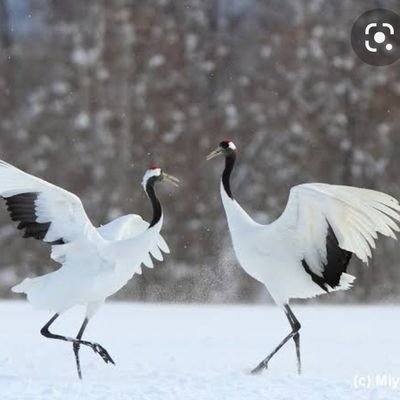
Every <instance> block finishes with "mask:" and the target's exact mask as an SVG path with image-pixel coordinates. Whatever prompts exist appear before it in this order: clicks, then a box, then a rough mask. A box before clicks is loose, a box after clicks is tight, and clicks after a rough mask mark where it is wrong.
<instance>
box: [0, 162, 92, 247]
mask: <svg viewBox="0 0 400 400" xmlns="http://www.w3.org/2000/svg"><path fill="white" fill-rule="evenodd" d="M0 196H1V197H3V198H4V199H5V201H6V204H7V208H8V211H9V213H10V215H11V218H12V220H13V221H18V222H19V224H18V229H21V230H23V231H24V237H25V238H27V237H34V238H35V239H38V240H42V241H44V242H48V243H51V244H62V243H68V242H71V241H73V240H75V239H76V238H78V237H82V235H84V236H86V237H88V236H90V234H92V233H93V232H94V234H97V232H96V230H95V229H94V227H93V225H92V223H91V222H90V220H89V218H88V216H87V214H86V212H85V210H84V208H83V205H82V203H81V201H80V199H79V198H78V197H77V196H75V195H74V194H72V193H70V192H68V191H66V190H64V189H62V188H60V187H58V186H55V185H52V184H51V183H49V182H46V181H44V180H42V179H40V178H37V177H35V176H32V175H29V174H27V173H25V172H23V171H21V170H20V169H18V168H16V167H14V166H12V165H10V164H8V163H6V162H4V161H0Z"/></svg>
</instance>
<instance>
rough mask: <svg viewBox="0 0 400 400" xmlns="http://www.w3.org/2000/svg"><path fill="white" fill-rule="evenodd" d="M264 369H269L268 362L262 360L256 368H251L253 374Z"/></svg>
mask: <svg viewBox="0 0 400 400" xmlns="http://www.w3.org/2000/svg"><path fill="white" fill-rule="evenodd" d="M264 369H268V362H265V361H261V362H260V364H258V365H257V367H255V368H254V369H252V370H251V374H252V375H258V374H260V373H261V372H262V371H263V370H264Z"/></svg>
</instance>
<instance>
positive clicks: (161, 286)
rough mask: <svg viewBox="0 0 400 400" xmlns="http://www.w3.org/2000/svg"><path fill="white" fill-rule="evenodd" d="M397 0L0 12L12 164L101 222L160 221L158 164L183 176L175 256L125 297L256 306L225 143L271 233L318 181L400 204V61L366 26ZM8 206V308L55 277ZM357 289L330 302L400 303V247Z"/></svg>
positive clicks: (4, 220)
mask: <svg viewBox="0 0 400 400" xmlns="http://www.w3.org/2000/svg"><path fill="white" fill-rule="evenodd" d="M379 6H383V7H387V8H390V9H392V10H394V11H397V12H400V4H399V2H398V0H393V1H367V0H358V1H357V0H341V1H331V0H177V1H173V0H131V1H129V0H113V1H106V0H103V1H94V0H93V1H78V0H73V1H72V0H70V1H61V0H58V1H57V0H0V115H1V118H0V158H2V159H5V160H6V161H9V162H11V163H13V164H15V165H17V166H18V167H20V168H22V169H25V170H26V171H28V172H30V173H33V174H37V175H39V176H41V177H43V178H45V179H47V180H49V181H51V182H53V183H55V184H58V185H60V186H62V187H65V188H66V189H68V190H71V191H72V192H74V193H76V194H77V195H79V196H80V197H81V199H82V201H83V203H84V205H85V207H86V209H87V212H88V214H89V216H90V217H91V218H92V220H93V222H94V223H96V224H101V223H105V222H107V221H109V220H110V219H112V218H114V217H116V216H119V215H121V214H124V213H131V212H134V213H138V214H141V215H142V216H143V217H144V218H145V219H148V218H149V216H150V214H151V209H150V205H149V204H148V201H147V199H146V197H145V195H144V193H143V191H142V188H141V186H140V181H141V177H142V175H143V172H144V170H145V169H146V167H147V166H148V164H150V163H151V162H158V163H160V164H161V165H162V166H163V167H164V169H165V170H166V171H167V172H169V173H171V174H173V175H176V176H178V177H179V178H180V179H181V180H182V185H181V187H180V188H179V189H170V188H168V187H166V186H164V187H161V186H160V188H159V192H160V197H161V199H162V201H163V204H164V210H165V223H164V228H163V232H164V237H165V238H166V240H167V241H168V243H169V245H170V248H171V249H172V254H171V255H170V256H169V257H168V258H167V260H166V262H165V263H163V264H161V265H157V266H156V267H155V269H154V270H149V269H145V271H144V273H143V275H142V276H136V277H135V278H134V279H133V280H132V281H131V282H130V283H129V284H128V285H127V287H126V288H124V289H123V290H122V291H121V292H120V293H119V294H118V295H117V296H116V297H117V298H130V299H135V300H151V301H197V302H201V301H210V302H234V301H241V302H255V301H264V300H265V298H266V297H267V294H266V293H265V290H264V288H263V287H262V286H261V285H260V284H258V283H257V282H255V281H253V280H252V279H251V278H249V277H247V276H246V275H245V273H243V272H242V271H241V269H240V268H239V267H238V265H237V263H236V261H235V259H234V257H233V251H232V247H231V243H230V239H229V236H228V231H227V225H226V221H225V216H224V214H223V208H222V205H221V201H220V198H219V190H218V187H219V177H220V173H221V171H222V160H220V161H215V162H210V163H206V162H205V156H206V155H207V154H208V153H209V152H210V151H211V150H213V149H214V148H215V147H216V145H217V144H218V142H219V141H220V140H222V139H232V140H234V141H235V142H236V144H237V145H238V147H239V151H240V154H239V155H240V158H239V165H238V168H237V170H236V172H237V173H236V175H235V177H234V185H233V187H234V189H235V191H236V196H237V198H238V200H239V201H240V202H241V203H242V205H243V206H244V207H245V208H246V209H247V210H248V211H249V213H250V214H251V215H252V216H253V217H254V218H255V219H256V220H258V221H259V222H263V223H267V222H269V221H272V220H273V219H274V218H276V217H277V216H279V214H280V213H281V212H282V210H283V208H284V206H285V204H286V200H287V196H288V190H289V188H290V187H291V186H293V185H295V184H298V183H302V182H312V181H323V182H328V183H336V184H350V185H356V186H362V187H368V188H372V189H378V190H382V191H385V192H388V193H389V194H392V195H394V196H396V197H397V198H400V173H399V156H400V69H399V63H397V64H394V65H392V66H389V67H383V68H376V67H371V66H368V65H366V64H364V63H363V62H361V61H360V60H359V59H358V58H357V57H356V55H355V54H354V53H353V51H352V49H351V46H350V31H351V26H352V23H353V22H354V20H355V19H356V18H357V17H358V16H359V15H360V14H362V13H363V12H364V11H365V10H367V9H370V8H374V7H379ZM48 251H49V248H48V247H47V246H46V245H45V244H43V243H40V242H36V241H34V240H33V239H30V240H22V239H21V234H20V232H19V231H17V230H16V228H15V224H13V223H11V222H10V219H9V216H8V214H7V213H6V209H5V207H4V206H1V208H0V254H1V257H0V295H1V296H3V297H7V296H10V291H9V288H10V287H11V286H12V285H13V284H15V283H16V282H17V281H18V280H20V279H21V278H23V277H25V276H27V275H29V276H35V275H38V274H42V273H45V272H47V271H50V270H53V269H54V268H56V264H54V263H53V264H52V263H51V262H50V261H49V258H48ZM349 271H350V272H351V273H354V274H355V275H356V276H357V278H358V279H357V282H356V287H355V289H353V290H352V291H350V292H348V293H338V294H335V295H331V296H326V297H325V298H323V299H322V298H321V299H319V300H318V301H321V302H326V301H335V302H338V301H346V302H349V301H390V302H394V301H399V300H400V245H399V244H397V243H396V242H394V241H391V240H383V241H380V242H379V244H378V248H377V251H376V252H375V256H374V258H373V260H372V262H370V267H369V268H363V267H362V266H361V265H360V263H357V262H354V261H353V262H352V263H351V266H350V269H349Z"/></svg>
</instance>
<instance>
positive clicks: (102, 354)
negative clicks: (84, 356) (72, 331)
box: [90, 343, 115, 365]
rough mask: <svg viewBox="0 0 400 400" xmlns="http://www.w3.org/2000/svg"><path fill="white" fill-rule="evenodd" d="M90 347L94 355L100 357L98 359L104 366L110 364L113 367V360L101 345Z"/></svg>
mask: <svg viewBox="0 0 400 400" xmlns="http://www.w3.org/2000/svg"><path fill="white" fill-rule="evenodd" d="M90 347H91V348H92V350H93V351H94V352H95V353H97V354H99V355H100V357H101V358H102V359H103V361H104V362H105V363H106V364H108V363H111V364H113V365H115V362H114V360H113V359H112V358H111V356H110V355H109V354H108V351H107V350H106V349H105V348H104V347H103V346H102V345H100V344H98V343H92V344H91V346H90Z"/></svg>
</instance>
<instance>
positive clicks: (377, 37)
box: [365, 22, 394, 53]
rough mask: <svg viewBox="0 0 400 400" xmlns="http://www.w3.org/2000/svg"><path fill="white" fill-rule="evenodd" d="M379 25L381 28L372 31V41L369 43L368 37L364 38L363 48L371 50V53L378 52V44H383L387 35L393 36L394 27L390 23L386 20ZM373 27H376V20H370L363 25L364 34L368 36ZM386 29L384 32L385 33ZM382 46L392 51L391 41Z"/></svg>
mask: <svg viewBox="0 0 400 400" xmlns="http://www.w3.org/2000/svg"><path fill="white" fill-rule="evenodd" d="M380 25H381V27H382V28H381V29H382V30H378V31H376V32H375V33H374V35H373V43H374V44H371V41H370V40H369V39H366V40H365V48H366V49H367V50H368V51H369V52H371V53H377V52H378V46H381V45H383V44H384V43H385V42H386V38H387V35H389V37H390V36H394V27H393V25H392V24H389V23H388V22H383V23H382V24H380ZM373 28H378V23H377V22H371V23H370V24H368V25H367V26H366V27H365V35H366V36H370V35H371V30H372V29H373ZM385 31H386V34H385ZM384 48H385V49H386V50H387V51H392V50H393V44H392V43H385V45H384Z"/></svg>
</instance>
